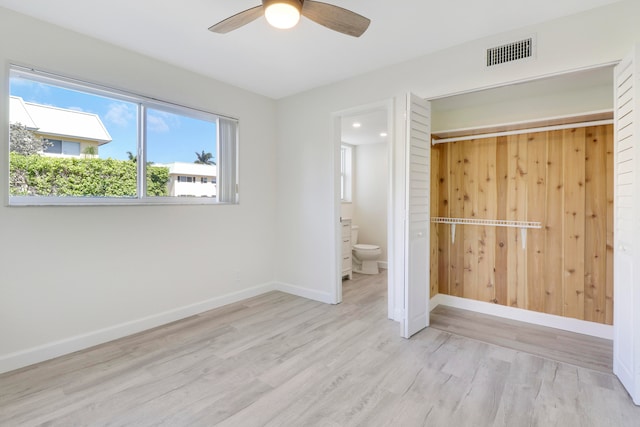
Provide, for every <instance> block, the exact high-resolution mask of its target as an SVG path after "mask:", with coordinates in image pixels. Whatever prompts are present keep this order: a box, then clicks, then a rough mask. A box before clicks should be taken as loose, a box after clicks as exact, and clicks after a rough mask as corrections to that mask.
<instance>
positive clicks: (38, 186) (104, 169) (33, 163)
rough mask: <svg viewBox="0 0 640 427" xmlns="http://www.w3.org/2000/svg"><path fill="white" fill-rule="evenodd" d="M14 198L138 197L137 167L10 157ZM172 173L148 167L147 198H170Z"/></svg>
mask: <svg viewBox="0 0 640 427" xmlns="http://www.w3.org/2000/svg"><path fill="white" fill-rule="evenodd" d="M9 163H10V164H9V189H10V194H11V195H14V196H24V195H30V196H88V197H135V196H136V163H135V162H132V161H129V160H114V159H98V158H56V157H44V156H39V155H27V156H25V155H22V154H18V153H10V161H9ZM167 182H169V169H168V168H166V167H159V166H152V165H149V166H147V194H148V195H150V196H167V195H168V192H167Z"/></svg>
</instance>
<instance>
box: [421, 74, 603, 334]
mask: <svg viewBox="0 0 640 427" xmlns="http://www.w3.org/2000/svg"><path fill="white" fill-rule="evenodd" d="M612 93H613V71H612V67H611V66H606V67H599V68H594V69H591V70H585V71H581V72H576V73H571V74H566V75H561V76H554V77H549V78H544V79H540V80H536V81H531V82H526V83H521V84H516V85H510V86H505V87H499V88H494V89H488V90H483V91H478V92H472V93H466V94H461V95H456V96H451V97H446V98H441V99H436V100H432V128H433V132H432V136H433V145H432V150H431V178H432V179H431V217H432V224H431V290H432V292H431V293H432V297H435V299H436V300H437V301H440V302H441V303H443V304H446V305H453V306H459V307H461V308H463V306H464V307H469V302H470V301H471V302H477V303H478V304H479V306H480V310H481V311H485V312H488V313H491V310H492V309H491V305H493V306H495V308H496V310H498V309H499V308H498V307H497V306H501V307H510V308H519V309H524V310H527V311H529V312H532V313H545V314H552V315H556V316H559V317H561V318H565V319H569V321H571V320H574V319H575V320H580V321H587V322H592V323H591V324H586V322H585V324H584V325H587V326H584V325H582V326H581V327H585V328H587V330H585V331H582V332H584V333H591V334H593V335H596V336H601V337H603V338H604V337H606V338H609V339H611V337H612V336H611V335H612V332H611V327H610V325H612V324H613V303H614V302H613V124H612V123H613V96H612ZM482 304H485V305H482ZM523 320H524V319H523ZM590 325H592V326H593V327H591V326H590ZM549 326H551V325H549Z"/></svg>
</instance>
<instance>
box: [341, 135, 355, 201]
mask: <svg viewBox="0 0 640 427" xmlns="http://www.w3.org/2000/svg"><path fill="white" fill-rule="evenodd" d="M352 155H353V147H351V146H350V145H345V144H343V145H342V146H341V147H340V199H341V200H342V201H343V202H351V187H352V184H351V183H352V165H353V162H352Z"/></svg>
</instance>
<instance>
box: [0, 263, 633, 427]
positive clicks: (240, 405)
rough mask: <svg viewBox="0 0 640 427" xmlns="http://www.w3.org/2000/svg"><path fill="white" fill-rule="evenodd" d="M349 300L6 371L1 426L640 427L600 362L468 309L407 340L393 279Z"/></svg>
mask: <svg viewBox="0 0 640 427" xmlns="http://www.w3.org/2000/svg"><path fill="white" fill-rule="evenodd" d="M343 300H344V302H343V303H342V304H340V305H337V306H331V305H325V304H321V303H317V302H314V301H310V300H306V299H303V298H298V297H294V296H291V295H287V294H283V293H279V292H272V293H269V294H266V295H262V296H259V297H256V298H252V299H250V300H246V301H243V302H240V303H236V304H232V305H229V306H226V307H222V308H220V309H217V310H212V311H210V312H207V313H204V314H201V315H198V316H194V317H191V318H188V319H185V320H183V321H179V322H175V323H172V324H170V325H166V326H163V327H160V328H156V329H153V330H151V331H147V332H144V333H140V334H137V335H134V336H131V337H127V338H124V339H121V340H117V341H114V342H111V343H107V344H104V345H101V346H98V347H95V348H92V349H88V350H85V351H82V352H78V353H75V354H72V355H68V356H64V357H60V358H58V359H55V360H51V361H48V362H44V363H41V364H38V365H35V366H32V367H29V368H24V369H21V370H18V371H14V372H10V373H7V374H4V375H1V376H0V426H3V427H4V426H36V425H48V426H107V425H109V426H152V425H153V426H156V425H166V426H213V425H220V426H234V427H235V426H241V427H244V426H425V425H426V426H456V427H457V426H474V427H475V426H509V427H518V426H545V427H546V426H563V427H567V426H569V427H570V426H616V427H622V426H640V408H638V407H636V406H634V405H633V404H632V402H631V400H630V398H629V396H628V395H627V393H626V392H625V391H624V389H623V388H622V386H621V385H620V383H619V382H618V380H617V379H616V378H615V376H613V375H612V374H611V373H609V372H603V371H604V370H606V368H605V367H603V366H601V365H599V364H598V363H599V362H597V363H596V365H597V366H596V368H598V369H589V368H585V367H582V366H581V364H584V358H582V357H580V358H576V360H569V361H566V362H562V361H557V360H553V358H552V357H549V355H545V356H544V357H542V356H541V355H538V354H534V353H532V351H533V350H531V351H529V350H530V348H529V347H526V348H517V347H515V349H514V346H515V344H508V341H509V340H507V339H506V338H504V339H503V340H502V341H500V342H495V343H491V342H486V341H483V340H482V339H483V338H482V334H481V333H480V332H476V331H474V332H469V331H465V329H466V328H465V327H462V326H461V324H462V323H460V322H462V320H460V318H461V317H464V316H463V315H464V313H456V312H455V311H454V312H453V314H451V315H449V316H447V315H446V313H444V314H443V313H442V312H441V311H440V310H439V311H437V312H436V313H434V322H433V323H434V327H431V328H428V329H426V330H424V331H422V332H420V333H419V334H417V335H416V336H414V337H413V338H412V339H410V340H404V339H402V338H400V337H399V326H398V324H397V323H395V322H392V321H389V320H387V318H386V307H387V303H386V280H385V277H384V275H383V274H382V275H378V276H362V275H356V276H355V278H354V280H352V281H346V282H344V298H343ZM489 320H490V321H493V322H497V323H495V324H491V328H495V329H501V328H503V329H512V330H513V329H518V328H519V327H518V326H517V325H516V326H514V325H507V326H504V327H503V326H501V325H502V323H501V322H503V321H502V320H496V319H489ZM474 322H477V321H476V320H474ZM438 328H450V329H452V330H454V329H455V330H454V331H453V332H455V333H453V332H449V331H445V330H441V329H438ZM548 332H551V333H554V331H553V330H551V331H548ZM556 332H557V331H556ZM537 333H538V334H543V333H544V331H538V332H537ZM463 334H466V335H471V336H472V338H469V337H466V336H464V335H463ZM522 335H523V334H519V335H517V336H516V337H515V338H513V339H511V341H512V342H513V341H515V342H520V341H523V342H526V339H523V338H522ZM485 336H486V334H485ZM573 338H574V339H576V340H578V341H579V340H580V338H581V337H580V336H574V337H573ZM538 340H542V341H545V339H544V338H538ZM547 341H548V340H547ZM535 343H536V341H534V342H533V343H532V344H535ZM510 345H511V348H510ZM571 345H574V343H573V341H572V342H571ZM585 349H586V350H585V352H589V348H588V346H587V347H585ZM525 350H526V351H525ZM563 357H564V356H563ZM595 359H596V360H600V359H599V356H598V357H596V358H595Z"/></svg>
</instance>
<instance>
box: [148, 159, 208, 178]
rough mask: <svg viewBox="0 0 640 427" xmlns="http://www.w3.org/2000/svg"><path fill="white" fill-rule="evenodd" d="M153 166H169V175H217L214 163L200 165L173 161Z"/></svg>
mask: <svg viewBox="0 0 640 427" xmlns="http://www.w3.org/2000/svg"><path fill="white" fill-rule="evenodd" d="M153 166H165V167H168V168H169V175H197V176H217V172H218V168H217V167H216V165H202V164H199V163H184V162H175V163H167V164H164V165H161V164H157V163H156V164H154V165H153Z"/></svg>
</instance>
